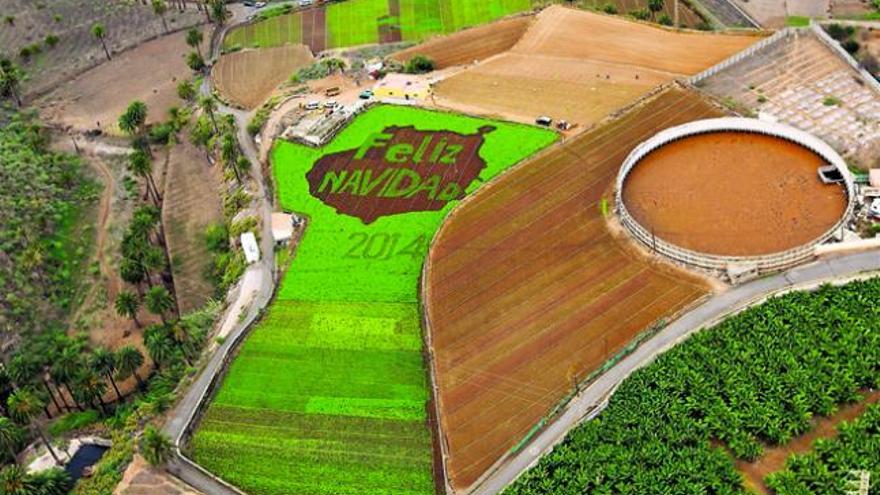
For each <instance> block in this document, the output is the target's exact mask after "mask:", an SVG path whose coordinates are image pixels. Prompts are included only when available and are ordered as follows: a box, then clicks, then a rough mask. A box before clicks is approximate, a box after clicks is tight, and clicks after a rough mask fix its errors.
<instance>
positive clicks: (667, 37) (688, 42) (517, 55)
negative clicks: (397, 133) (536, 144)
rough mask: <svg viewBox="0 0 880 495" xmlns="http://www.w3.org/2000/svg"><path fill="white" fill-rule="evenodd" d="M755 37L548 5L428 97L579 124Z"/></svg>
mask: <svg viewBox="0 0 880 495" xmlns="http://www.w3.org/2000/svg"><path fill="white" fill-rule="evenodd" d="M584 33H590V42H589V43H585V42H584V41H583V36H584ZM759 39H760V38H759V37H757V36H745V35H743V36H738V35H716V34H708V33H696V32H688V33H679V32H673V31H670V30H665V29H661V28H659V27H654V26H650V25H647V24H643V23H637V22H631V21H627V20H624V19H621V18H619V17H614V16H608V15H602V14H597V13H592V12H585V11H580V10H575V9H571V8H566V7H562V6H553V7H549V8H547V9H545V10H543V11H542V12H541V13H539V14H538V15H537V20H536V21H535V22H534V23H533V24H531V26H530V27H529V28H528V31H527V32H526V34H525V35H524V36H523V37H522V39H521V40H520V41H519V42H518V43H517V44H516V45H514V47H513V48H512V49H511V50H510V51H508V52H506V53H503V54H500V55H498V56H495V57H492V58H490V59H489V60H486V61H484V62H482V63H479V64H477V65H475V66H474V67H471V68H468V69H467V70H464V71H462V72H460V73H459V74H457V75H454V76H452V77H449V78H448V79H445V80H443V81H441V82H439V83H438V84H437V85H436V99H435V103H436V104H437V105H438V106H441V107H447V108H451V109H455V110H459V111H464V112H472V113H482V114H489V115H492V116H498V117H502V118H508V119H511V120H516V121H526V122H531V121H533V120H534V119H535V118H536V117H538V116H539V115H548V116H550V117H552V118H554V119H557V120H559V119H562V120H567V121H569V123H574V124H578V125H580V126H581V128H585V127H589V126H590V125H592V124H594V123H596V122H598V121H599V120H601V119H602V118H603V117H605V116H607V115H609V114H610V113H611V112H613V111H614V110H616V109H618V108H620V107H621V106H624V105H625V104H626V103H629V102H631V101H634V100H635V99H637V98H638V97H639V96H641V95H644V94H645V93H647V92H649V91H650V90H651V89H652V88H654V87H656V86H657V85H659V84H661V83H663V82H668V81H671V80H673V79H675V78H677V77H681V76H685V75H689V74H694V73H697V72H699V71H701V70H703V69H705V68H707V67H710V66H712V65H714V64H716V63H718V62H720V61H721V60H723V59H725V58H726V57H728V56H730V55H732V54H734V53H736V52H738V51H740V50H742V49H743V48H746V47H748V46H749V45H751V44H752V43H754V42H756V41H757V40H759ZM695 45H696V46H700V47H701V48H700V50H694V49H693V47H694V46H695Z"/></svg>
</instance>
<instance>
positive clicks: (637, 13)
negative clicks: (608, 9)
mask: <svg viewBox="0 0 880 495" xmlns="http://www.w3.org/2000/svg"><path fill="white" fill-rule="evenodd" d="M629 16H630V17H632V18H633V19H638V20H640V21H647V20H648V19H650V18H651V13H650V12H648V9H639V10H631V11H630V12H629Z"/></svg>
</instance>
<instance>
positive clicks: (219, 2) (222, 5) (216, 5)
mask: <svg viewBox="0 0 880 495" xmlns="http://www.w3.org/2000/svg"><path fill="white" fill-rule="evenodd" d="M228 19H229V12H227V11H226V0H211V20H212V21H214V24H215V25H216V26H217V27H221V26H223V25H224V24H226V21H227V20H228Z"/></svg>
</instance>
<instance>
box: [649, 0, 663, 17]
mask: <svg viewBox="0 0 880 495" xmlns="http://www.w3.org/2000/svg"><path fill="white" fill-rule="evenodd" d="M663 5H664V2H663V0H648V10H650V11H651V21H653V20H654V16H656V15H657V12H660V11H661V10H663Z"/></svg>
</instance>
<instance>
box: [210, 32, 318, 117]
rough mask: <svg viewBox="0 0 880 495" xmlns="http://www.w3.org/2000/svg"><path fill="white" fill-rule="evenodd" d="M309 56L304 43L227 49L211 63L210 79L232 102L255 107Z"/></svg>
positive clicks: (309, 60)
mask: <svg viewBox="0 0 880 495" xmlns="http://www.w3.org/2000/svg"><path fill="white" fill-rule="evenodd" d="M313 60H314V57H312V52H311V51H309V49H308V47H306V46H304V45H284V46H279V47H277V48H259V49H256V50H245V51H240V52H235V53H229V54H226V55H223V56H222V57H220V61H219V62H218V63H217V65H216V66H214V70H213V75H214V82H215V84H216V85H217V89H218V90H219V91H220V93H221V94H222V95H223V96H225V97H226V98H228V99H229V100H230V101H232V102H233V103H237V104H239V105H242V106H244V107H245V108H256V107H257V106H259V105H260V104H261V103H262V102H263V101H265V100H266V98H268V97H269V96H270V95H271V94H272V91H274V90H275V88H276V87H278V85H279V84H281V83H283V82H284V81H286V80H287V79H288V78H289V77H290V76H291V75H293V74H294V73H295V72H296V71H297V70H299V69H300V68H302V67H305V66H307V65H309V64H311V63H312V61H313Z"/></svg>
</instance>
